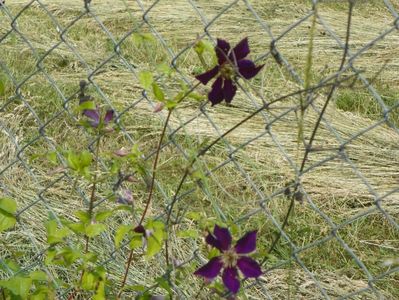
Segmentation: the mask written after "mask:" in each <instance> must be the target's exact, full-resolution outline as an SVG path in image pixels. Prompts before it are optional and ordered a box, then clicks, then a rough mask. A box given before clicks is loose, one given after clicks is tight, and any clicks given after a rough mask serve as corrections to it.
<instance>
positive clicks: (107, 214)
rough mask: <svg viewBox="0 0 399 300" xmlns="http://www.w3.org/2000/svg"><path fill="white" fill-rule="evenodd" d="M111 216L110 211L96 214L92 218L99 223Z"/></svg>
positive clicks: (111, 212)
mask: <svg viewBox="0 0 399 300" xmlns="http://www.w3.org/2000/svg"><path fill="white" fill-rule="evenodd" d="M112 214H113V211H112V210H104V211H100V212H98V213H96V216H95V217H94V219H95V220H96V221H98V222H101V221H104V220H106V219H108V218H109V217H110V216H112Z"/></svg>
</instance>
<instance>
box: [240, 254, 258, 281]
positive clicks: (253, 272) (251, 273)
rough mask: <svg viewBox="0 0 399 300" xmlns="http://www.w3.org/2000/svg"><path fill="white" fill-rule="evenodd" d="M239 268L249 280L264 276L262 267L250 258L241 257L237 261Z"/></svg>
mask: <svg viewBox="0 0 399 300" xmlns="http://www.w3.org/2000/svg"><path fill="white" fill-rule="evenodd" d="M237 267H238V268H239V269H240V271H241V272H242V274H244V276H245V277H247V278H258V277H259V276H261V275H262V270H261V268H260V265H259V264H258V263H257V262H256V261H255V260H253V259H252V258H250V257H247V256H241V257H240V258H239V259H238V260H237Z"/></svg>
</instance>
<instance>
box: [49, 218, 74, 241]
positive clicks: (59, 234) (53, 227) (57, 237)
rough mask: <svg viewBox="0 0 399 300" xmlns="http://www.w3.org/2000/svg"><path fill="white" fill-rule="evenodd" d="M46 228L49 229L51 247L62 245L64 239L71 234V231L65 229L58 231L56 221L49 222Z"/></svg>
mask: <svg viewBox="0 0 399 300" xmlns="http://www.w3.org/2000/svg"><path fill="white" fill-rule="evenodd" d="M45 226H46V229H47V243H48V244H50V245H54V244H57V243H61V242H62V241H63V240H64V238H65V237H67V236H68V235H70V233H71V232H70V231H69V229H68V228H65V227H64V228H61V229H58V228H57V222H56V220H50V221H47V222H46V224H45Z"/></svg>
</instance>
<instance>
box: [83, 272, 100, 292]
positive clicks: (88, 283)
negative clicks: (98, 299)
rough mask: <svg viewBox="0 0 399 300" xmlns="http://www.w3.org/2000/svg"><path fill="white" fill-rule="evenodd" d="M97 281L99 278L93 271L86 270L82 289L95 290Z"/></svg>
mask: <svg viewBox="0 0 399 300" xmlns="http://www.w3.org/2000/svg"><path fill="white" fill-rule="evenodd" d="M96 283H97V278H96V276H95V275H94V274H93V273H91V272H88V271H86V272H84V274H83V277H82V284H81V288H82V289H84V290H86V291H91V290H94V288H95V287H96Z"/></svg>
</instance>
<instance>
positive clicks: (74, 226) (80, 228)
mask: <svg viewBox="0 0 399 300" xmlns="http://www.w3.org/2000/svg"><path fill="white" fill-rule="evenodd" d="M65 226H66V227H68V228H69V229H70V230H72V231H73V232H74V233H84V232H85V224H83V223H72V222H70V223H66V224H65Z"/></svg>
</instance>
